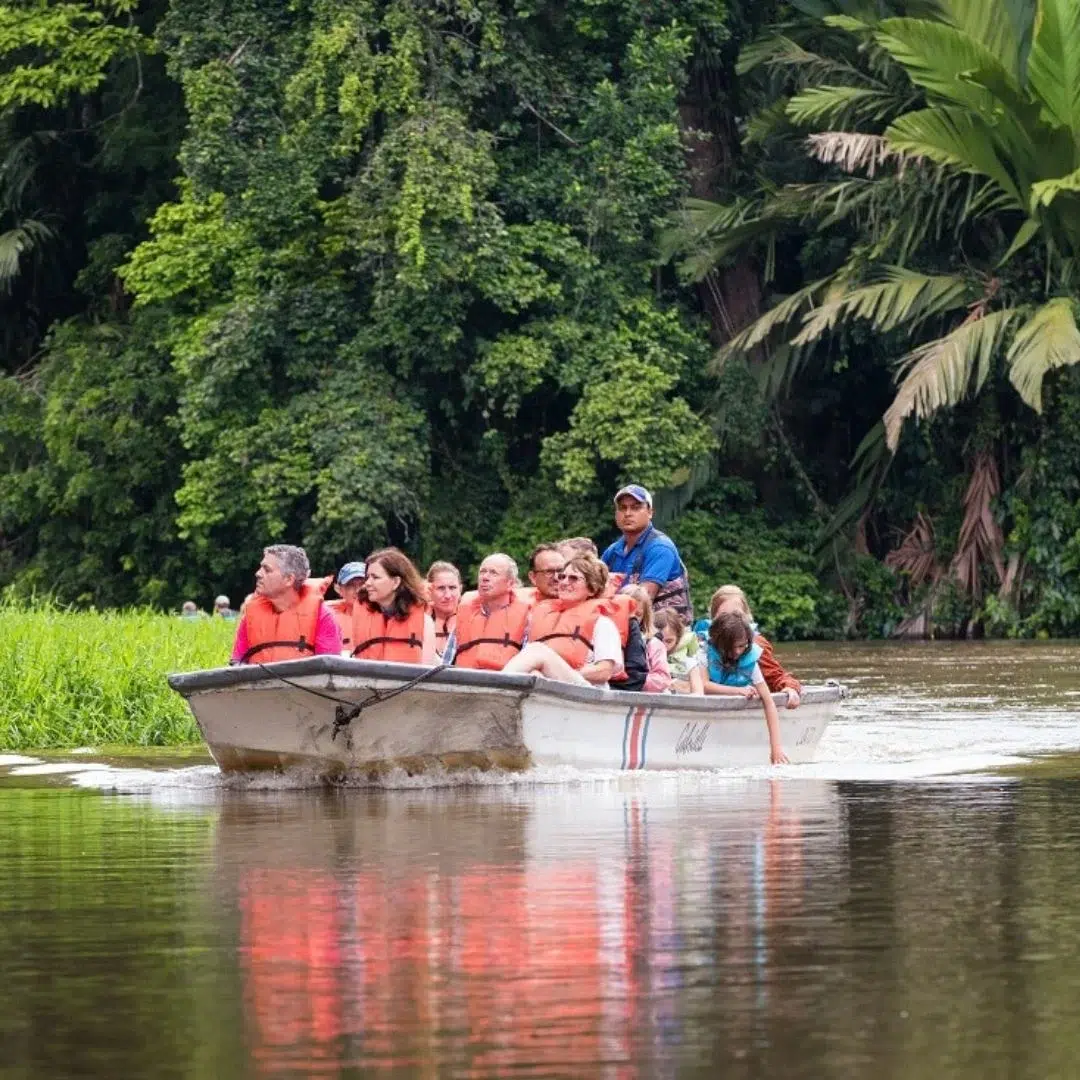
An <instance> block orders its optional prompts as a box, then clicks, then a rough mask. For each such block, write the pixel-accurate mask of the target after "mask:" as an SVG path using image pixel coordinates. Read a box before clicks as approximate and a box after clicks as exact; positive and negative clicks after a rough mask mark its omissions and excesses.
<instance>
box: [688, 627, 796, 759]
mask: <svg viewBox="0 0 1080 1080" xmlns="http://www.w3.org/2000/svg"><path fill="white" fill-rule="evenodd" d="M709 646H710V648H709V681H708V682H707V683H706V684H705V692H706V693H707V694H719V695H723V694H727V695H736V696H739V697H746V698H752V697H756V698H758V699H759V700H760V702H761V708H762V710H763V711H764V713H765V726H766V727H767V728H768V730H769V760H770V761H771V762H772V763H773V765H786V764H787V763H788V758H787V755H786V754H785V753H784V750H783V747H782V746H781V745H780V717H779V715H778V714H777V712H776V704H775V703H774V702H773V699H772V694H770V693H769V688H768V686H766V685H765V676H764V675H762V674H761V668H760V667H759V666H758V659H759V658H760V656H761V646H760V645H755V644H754V628H753V626H752V625H751V623H750V620H749V619H747V618H746V616H745V615H741V614H740V613H739V612H737V611H725V612H722V613H721V614H719V615H717V616H716V618H715V619H713V621H712V622H711V623H710V624H709Z"/></svg>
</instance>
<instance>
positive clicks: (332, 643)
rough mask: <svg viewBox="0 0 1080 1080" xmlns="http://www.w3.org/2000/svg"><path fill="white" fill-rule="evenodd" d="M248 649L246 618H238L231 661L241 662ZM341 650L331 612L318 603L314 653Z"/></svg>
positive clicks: (320, 654)
mask: <svg viewBox="0 0 1080 1080" xmlns="http://www.w3.org/2000/svg"><path fill="white" fill-rule="evenodd" d="M247 651H248V633H247V619H246V618H243V619H241V620H240V622H239V624H238V625H237V627H236V640H235V641H234V642H233V647H232V657H231V659H232V661H233V662H234V663H241V659H240V658H241V657H242V656H243V655H244V653H246V652H247ZM340 652H341V631H340V630H339V629H338V624H337V620H336V619H335V618H334V614H333V612H332V611H331V610H330V609H329V608H328V607H327V606H326V605H325V604H320V605H319V621H318V622H317V623H316V624H315V654H316V655H317V656H324V655H325V656H337V655H339V654H340Z"/></svg>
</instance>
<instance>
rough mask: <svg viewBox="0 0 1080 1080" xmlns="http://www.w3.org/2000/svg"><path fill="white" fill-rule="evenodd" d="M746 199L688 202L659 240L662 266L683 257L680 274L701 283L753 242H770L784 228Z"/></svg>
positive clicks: (680, 208)
mask: <svg viewBox="0 0 1080 1080" xmlns="http://www.w3.org/2000/svg"><path fill="white" fill-rule="evenodd" d="M760 211H761V207H760V206H759V205H758V204H756V203H752V202H750V201H748V200H745V199H736V200H735V201H734V202H731V203H715V202H711V201H709V200H708V199H694V198H687V199H684V200H683V202H682V204H681V205H680V207H679V209H678V210H677V211H676V212H675V214H673V215H672V217H671V218H670V219H669V221H670V224H669V225H668V227H667V228H665V229H663V230H662V231H661V233H660V237H659V242H658V246H659V258H660V262H661V263H667V262H670V261H671V260H672V259H673V258H675V256H677V255H682V256H683V258H682V259H681V261H680V262H679V274H680V276H681V277H682V279H683V280H684V281H693V282H698V281H702V280H704V278H705V277H706V276H707V275H708V274H709V273H711V272H712V271H713V270H715V269H716V267H717V266H718V265H719V264H720V263H721V262H722V261H723V260H724V259H726V258H727V257H728V256H729V255H731V254H732V253H733V252H735V251H738V250H740V249H742V248H745V247H746V246H747V245H748V244H749V243H750V242H751V241H752V240H755V239H767V238H768V237H769V236H770V235H771V234H773V233H775V232H776V230H777V229H778V228H780V227H781V224H782V223H781V222H779V221H778V220H776V219H775V218H774V217H770V216H768V215H764V214H762V213H761V212H760Z"/></svg>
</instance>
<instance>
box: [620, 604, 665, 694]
mask: <svg viewBox="0 0 1080 1080" xmlns="http://www.w3.org/2000/svg"><path fill="white" fill-rule="evenodd" d="M626 595H627V596H629V597H630V598H631V599H632V600H633V601H634V608H633V617H634V618H636V619H637V621H638V623H639V624H640V626H641V636H642V638H643V639H644V641H645V661H646V665H647V667H648V674H647V675H646V676H645V685H644V686H643V687H642V688H641V689H642V690H644V691H645V693H647V694H663V693H666V692H667V691H668V690H670V689H671V670H670V669H669V668H668V662H667V650H666V649H665V648H664V643H663V642H662V641H661V640H660V639H659V638H658V637H657V636H656V624H655V622H654V621H653V609H652V597H650V596H649V594H648V593H647V592H646V591H645V590H644V589H643V588H642V587H641V586H640V585H635V586H634V587H633V588H630V589H627V590H626Z"/></svg>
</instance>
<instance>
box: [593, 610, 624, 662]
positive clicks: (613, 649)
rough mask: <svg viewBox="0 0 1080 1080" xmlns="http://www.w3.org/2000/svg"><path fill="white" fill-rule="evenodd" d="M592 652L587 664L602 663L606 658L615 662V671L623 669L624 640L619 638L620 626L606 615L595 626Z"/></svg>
mask: <svg viewBox="0 0 1080 1080" xmlns="http://www.w3.org/2000/svg"><path fill="white" fill-rule="evenodd" d="M592 643H593V647H592V652H591V653H589V657H588V659H587V660H586V661H585V662H586V663H587V664H600V663H602V662H603V661H605V660H612V661H614V663H615V671H614V672H612V674H615V673H617V672H620V671H622V669H623V651H622V641H620V639H619V628H618V627H617V626H616V625H615V624H614V623H613V622H612V621H611V620H610V619H609V618H608V617H607V616H606V615H601V616H600V617H599V618H598V619H597V620H596V625H595V626H594V627H593V638H592Z"/></svg>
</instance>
